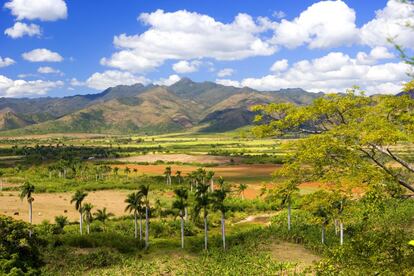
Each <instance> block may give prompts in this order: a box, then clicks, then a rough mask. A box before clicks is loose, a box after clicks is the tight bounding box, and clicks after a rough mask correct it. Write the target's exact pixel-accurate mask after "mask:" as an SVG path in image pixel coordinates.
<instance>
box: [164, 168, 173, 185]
mask: <svg viewBox="0 0 414 276" xmlns="http://www.w3.org/2000/svg"><path fill="white" fill-rule="evenodd" d="M164 175H165V177H166V179H167V185H171V167H166V168H165V171H164Z"/></svg>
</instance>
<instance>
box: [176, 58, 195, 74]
mask: <svg viewBox="0 0 414 276" xmlns="http://www.w3.org/2000/svg"><path fill="white" fill-rule="evenodd" d="M200 65H201V61H199V60H193V61H187V60H181V61H179V62H177V63H174V64H173V66H172V68H173V70H174V71H175V72H176V73H193V72H197V71H198V68H199V67H200Z"/></svg>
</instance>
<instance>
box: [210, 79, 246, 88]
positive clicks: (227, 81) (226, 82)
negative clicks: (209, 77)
mask: <svg viewBox="0 0 414 276" xmlns="http://www.w3.org/2000/svg"><path fill="white" fill-rule="evenodd" d="M216 83H218V84H221V85H225V86H234V87H241V83H240V82H239V81H236V80H230V79H216Z"/></svg>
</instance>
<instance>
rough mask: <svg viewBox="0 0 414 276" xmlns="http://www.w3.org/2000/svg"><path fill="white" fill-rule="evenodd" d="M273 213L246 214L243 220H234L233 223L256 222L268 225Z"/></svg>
mask: <svg viewBox="0 0 414 276" xmlns="http://www.w3.org/2000/svg"><path fill="white" fill-rule="evenodd" d="M274 215H275V213H273V214H260V215H252V216H248V217H247V218H245V219H244V220H241V221H239V222H236V223H235V224H240V223H257V224H263V225H269V224H270V218H271V217H272V216H274Z"/></svg>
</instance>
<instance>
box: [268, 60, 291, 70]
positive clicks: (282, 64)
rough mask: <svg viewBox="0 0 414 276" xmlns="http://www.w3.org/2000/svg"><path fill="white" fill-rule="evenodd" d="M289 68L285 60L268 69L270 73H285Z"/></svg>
mask: <svg viewBox="0 0 414 276" xmlns="http://www.w3.org/2000/svg"><path fill="white" fill-rule="evenodd" d="M288 67H289V62H288V60H287V59H281V60H278V61H276V62H275V63H273V65H272V67H270V71H272V72H282V71H285V70H286V69H287V68H288Z"/></svg>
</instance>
